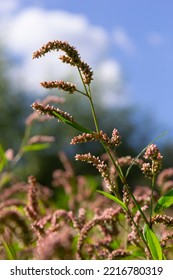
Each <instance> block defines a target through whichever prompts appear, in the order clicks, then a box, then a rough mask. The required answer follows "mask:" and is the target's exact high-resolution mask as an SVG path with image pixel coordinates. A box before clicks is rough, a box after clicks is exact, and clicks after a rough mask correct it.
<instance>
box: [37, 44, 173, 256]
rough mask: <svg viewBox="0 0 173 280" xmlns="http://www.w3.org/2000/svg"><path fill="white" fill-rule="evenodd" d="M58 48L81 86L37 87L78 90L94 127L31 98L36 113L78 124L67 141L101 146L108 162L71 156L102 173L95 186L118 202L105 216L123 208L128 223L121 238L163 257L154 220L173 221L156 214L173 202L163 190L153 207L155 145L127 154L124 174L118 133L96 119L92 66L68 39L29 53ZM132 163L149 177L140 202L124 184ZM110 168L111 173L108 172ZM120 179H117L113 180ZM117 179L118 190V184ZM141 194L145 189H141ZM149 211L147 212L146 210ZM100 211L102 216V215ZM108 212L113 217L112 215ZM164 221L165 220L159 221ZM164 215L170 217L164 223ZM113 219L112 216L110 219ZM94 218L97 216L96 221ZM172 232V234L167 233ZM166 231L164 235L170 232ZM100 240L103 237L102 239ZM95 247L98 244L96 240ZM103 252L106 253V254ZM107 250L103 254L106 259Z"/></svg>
mask: <svg viewBox="0 0 173 280" xmlns="http://www.w3.org/2000/svg"><path fill="white" fill-rule="evenodd" d="M60 50H61V51H63V52H64V55H61V56H60V60H61V61H62V62H63V63H67V64H70V65H71V66H72V67H76V68H77V70H78V73H79V76H80V78H81V82H82V85H83V90H81V89H79V88H78V86H76V85H74V84H72V83H69V82H65V81H58V80H56V81H50V82H47V81H44V82H41V86H43V87H44V88H46V89H52V88H58V89H59V90H62V91H64V92H67V93H69V94H81V95H83V97H84V98H85V99H87V100H88V102H89V103H90V107H91V113H92V116H93V122H94V125H95V131H92V130H90V128H89V127H84V126H83V125H82V124H81V123H79V122H77V121H75V120H74V118H73V117H72V116H70V115H69V114H68V113H67V112H64V111H61V110H60V109H58V108H55V107H52V106H48V105H47V106H44V105H43V104H40V103H37V102H35V103H34V104H33V105H32V107H33V109H34V110H36V111H38V112H39V113H40V114H43V115H47V116H50V117H54V118H57V119H58V120H59V121H62V122H64V123H65V124H67V125H70V126H72V127H73V128H75V129H77V130H78V131H79V132H80V133H81V134H80V135H77V136H75V137H74V138H73V139H72V140H71V142H70V144H71V145H76V144H79V143H85V142H91V141H98V142H100V144H101V145H102V146H103V148H104V150H105V153H106V155H107V159H108V160H109V166H108V164H107V163H106V162H105V161H104V160H102V159H101V158H100V157H99V156H95V155H92V154H91V153H90V152H88V153H87V154H76V156H75V159H76V160H77V161H83V162H87V163H89V164H92V165H93V166H95V168H96V169H97V170H98V172H99V173H100V175H101V177H102V178H103V180H104V184H105V186H106V188H107V191H106V192H105V191H99V192H100V193H101V194H103V195H104V196H106V197H108V198H109V199H111V200H113V201H114V202H115V203H116V204H118V205H119V206H120V208H118V210H115V212H116V214H113V213H114V211H113V212H112V213H111V214H110V213H109V215H108V216H110V215H113V216H114V215H115V216H117V213H120V212H122V213H123V214H124V215H125V216H126V221H127V224H126V226H125V231H126V232H128V227H129V226H130V227H131V228H133V230H132V232H131V233H130V235H129V236H128V237H127V241H126V243H128V242H129V240H128V239H130V241H131V242H132V243H135V244H136V245H137V246H139V248H140V249H141V250H143V251H144V252H145V254H146V258H148V259H159V260H161V259H164V258H166V257H165V254H164V252H163V246H162V241H161V240H160V239H159V236H158V232H155V229H154V224H155V223H159V221H160V222H161V221H162V223H164V224H167V225H168V224H169V226H170V225H171V226H172V225H173V223H172V221H173V219H172V218H171V217H168V216H162V215H160V214H159V213H160V211H161V210H163V209H164V208H167V207H169V206H170V205H171V204H172V202H173V191H172V190H171V191H170V192H169V193H167V194H166V195H163V196H162V197H161V198H160V199H159V200H158V201H157V203H156V205H155V208H154V186H155V182H156V178H157V174H158V173H159V171H160V168H161V161H162V156H161V154H160V152H159V149H158V148H157V146H156V145H155V144H153V143H150V144H149V145H148V146H147V147H146V148H145V149H144V150H143V151H142V152H141V153H140V154H139V155H138V156H137V157H136V158H134V159H132V158H127V159H125V162H126V161H127V164H128V165H129V167H128V169H127V170H126V173H124V172H123V170H122V163H121V160H120V159H119V158H118V154H117V149H118V146H119V145H120V144H121V136H120V134H119V131H118V130H117V129H116V128H113V130H112V135H110V136H108V135H107V134H106V133H105V132H103V131H102V130H101V129H100V127H99V124H98V116H97V114H96V111H95V106H94V103H93V98H92V91H91V83H92V80H93V71H92V69H91V67H90V66H89V65H88V64H87V63H85V62H84V61H83V60H82V59H81V57H80V54H79V53H78V51H77V50H76V48H75V47H73V46H71V45H69V44H68V43H67V42H62V41H52V42H48V43H47V44H45V45H44V46H42V47H41V49H40V50H38V51H36V52H34V54H33V58H34V59H35V58H40V57H42V56H44V55H45V54H47V53H48V52H51V51H60ZM143 153H144V155H143V159H141V161H139V160H138V158H139V156H140V155H142V154H143ZM134 164H137V165H138V166H139V168H140V169H141V171H142V172H143V173H144V175H145V176H147V177H148V178H149V179H150V180H151V191H150V194H149V200H147V201H145V200H144V201H143V203H144V205H143V206H142V205H141V203H140V202H139V201H138V198H137V197H136V196H135V194H133V192H132V189H131V188H130V186H129V184H128V175H129V172H131V169H132V167H133V165H134ZM112 173H114V175H113V174H112ZM118 179H119V180H118ZM119 181H120V182H121V186H122V192H121V188H120V186H119V185H120V184H119V183H118V182H119ZM144 196H145V192H144ZM148 213H149V214H148ZM103 216H104V215H103ZM113 216H112V217H113ZM97 219H98V220H99V223H100V226H104V223H105V222H106V217H103V219H101V218H100V217H99V218H96V220H97ZM96 220H95V221H94V222H90V224H88V225H87V226H86V227H84V228H83V229H82V231H81V234H80V237H79V239H78V250H79V251H81V247H82V245H83V242H84V239H85V238H86V236H87V232H88V231H89V230H90V228H91V227H93V223H96ZM163 220H164V221H163ZM168 220H169V222H168ZM111 221H112V218H111ZM97 223H98V221H97ZM170 235H171V236H172V233H171V234H170ZM170 235H169V237H170ZM104 242H106V241H105V240H104ZM98 246H99V245H98ZM124 246H125V247H124V248H123V249H124V250H126V249H127V244H126V245H124ZM123 254H125V255H128V254H130V252H128V251H127V252H125V251H124V252H123V253H122V255H123ZM105 256H106V253H105ZM111 257H112V255H111V256H110V254H109V256H108V258H111Z"/></svg>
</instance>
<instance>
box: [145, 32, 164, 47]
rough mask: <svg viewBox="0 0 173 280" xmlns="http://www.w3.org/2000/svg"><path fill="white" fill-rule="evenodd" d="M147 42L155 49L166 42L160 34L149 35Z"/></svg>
mask: <svg viewBox="0 0 173 280" xmlns="http://www.w3.org/2000/svg"><path fill="white" fill-rule="evenodd" d="M147 41H148V43H149V45H151V46H153V47H157V46H161V45H162V44H163V42H164V39H163V36H162V35H161V34H160V33H158V32H152V33H150V34H149V35H148V37H147Z"/></svg>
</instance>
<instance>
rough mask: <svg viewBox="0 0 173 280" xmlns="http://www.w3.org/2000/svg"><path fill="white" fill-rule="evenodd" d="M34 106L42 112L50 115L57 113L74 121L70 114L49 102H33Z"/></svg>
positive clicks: (53, 115)
mask: <svg viewBox="0 0 173 280" xmlns="http://www.w3.org/2000/svg"><path fill="white" fill-rule="evenodd" d="M32 108H33V109H34V110H36V111H38V112H39V113H40V114H44V115H48V116H50V117H55V116H56V115H57V114H58V115H60V116H62V117H63V118H65V119H66V120H69V121H73V117H72V116H70V115H69V114H68V113H67V112H64V111H61V110H60V109H58V108H55V107H54V106H50V105H49V104H48V105H46V106H44V105H42V104H41V103H37V102H34V103H33V104H32Z"/></svg>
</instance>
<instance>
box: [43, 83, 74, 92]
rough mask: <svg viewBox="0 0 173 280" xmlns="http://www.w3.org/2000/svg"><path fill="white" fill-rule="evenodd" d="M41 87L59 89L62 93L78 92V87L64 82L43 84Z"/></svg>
mask: <svg viewBox="0 0 173 280" xmlns="http://www.w3.org/2000/svg"><path fill="white" fill-rule="evenodd" d="M40 85H41V86H42V87H44V88H49V89H52V88H58V89H60V90H62V91H68V92H69V93H70V94H72V93H74V92H75V91H76V86H75V85H74V84H72V83H69V82H64V81H51V82H41V83H40Z"/></svg>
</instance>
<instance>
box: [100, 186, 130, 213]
mask: <svg viewBox="0 0 173 280" xmlns="http://www.w3.org/2000/svg"><path fill="white" fill-rule="evenodd" d="M97 192H99V193H101V194H103V195H104V196H106V197H107V198H109V199H111V200H113V201H114V202H116V203H118V204H119V205H120V206H121V207H122V208H123V209H124V210H125V211H127V207H126V205H125V204H124V202H122V201H121V200H120V199H118V198H117V197H116V196H114V195H112V194H110V193H107V192H104V191H99V190H98V191H97Z"/></svg>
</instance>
